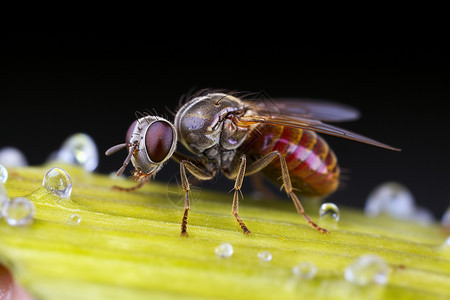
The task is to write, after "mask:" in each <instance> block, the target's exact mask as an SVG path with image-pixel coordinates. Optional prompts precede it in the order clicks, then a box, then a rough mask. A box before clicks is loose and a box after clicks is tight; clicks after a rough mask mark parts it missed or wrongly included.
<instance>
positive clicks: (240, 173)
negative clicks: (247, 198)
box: [231, 155, 250, 234]
mask: <svg viewBox="0 0 450 300" xmlns="http://www.w3.org/2000/svg"><path fill="white" fill-rule="evenodd" d="M246 164H247V159H246V158H245V155H242V156H241V158H240V163H239V170H238V173H237V176H236V181H235V183H234V195H233V207H232V209H231V213H232V214H233V215H234V216H235V217H236V220H237V221H238V223H239V225H240V226H241V228H242V230H243V231H244V234H250V230H248V228H247V226H245V224H244V222H243V221H242V219H241V218H240V217H239V215H238V212H239V193H240V192H241V187H242V182H243V181H244V175H245V166H246Z"/></svg>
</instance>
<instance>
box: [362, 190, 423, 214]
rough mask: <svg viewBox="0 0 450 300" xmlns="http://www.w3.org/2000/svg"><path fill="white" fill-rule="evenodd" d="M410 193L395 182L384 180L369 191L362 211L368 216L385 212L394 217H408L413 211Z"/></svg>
mask: <svg viewBox="0 0 450 300" xmlns="http://www.w3.org/2000/svg"><path fill="white" fill-rule="evenodd" d="M415 209H416V207H415V203H414V197H413V195H412V193H411V192H410V191H409V190H408V188H406V187H405V186H404V185H402V184H400V183H397V182H386V183H384V184H382V185H380V186H378V187H377V188H375V189H374V190H373V191H372V193H370V195H369V197H368V198H367V201H366V205H365V208H364V211H365V213H366V214H367V215H369V216H378V215H380V214H383V213H386V214H388V215H391V216H393V217H396V218H403V219H405V218H410V217H411V216H412V215H413V214H414V212H415Z"/></svg>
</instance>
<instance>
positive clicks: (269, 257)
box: [258, 251, 272, 262]
mask: <svg viewBox="0 0 450 300" xmlns="http://www.w3.org/2000/svg"><path fill="white" fill-rule="evenodd" d="M258 258H259V259H260V260H261V261H264V262H269V261H271V260H272V253H270V252H269V251H263V252H259V253H258Z"/></svg>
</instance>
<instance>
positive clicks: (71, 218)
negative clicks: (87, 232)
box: [67, 213, 81, 225]
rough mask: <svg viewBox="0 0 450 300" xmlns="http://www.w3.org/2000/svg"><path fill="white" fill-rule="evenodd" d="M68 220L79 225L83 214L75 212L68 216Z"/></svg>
mask: <svg viewBox="0 0 450 300" xmlns="http://www.w3.org/2000/svg"><path fill="white" fill-rule="evenodd" d="M67 220H68V223H69V224H72V225H78V224H80V222H81V216H80V215H79V214H77V213H73V214H71V215H70V216H69V217H68V218H67Z"/></svg>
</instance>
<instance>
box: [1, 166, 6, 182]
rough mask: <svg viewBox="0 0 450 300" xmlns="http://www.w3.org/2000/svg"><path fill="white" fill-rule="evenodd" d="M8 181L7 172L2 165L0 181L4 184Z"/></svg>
mask: <svg viewBox="0 0 450 300" xmlns="http://www.w3.org/2000/svg"><path fill="white" fill-rule="evenodd" d="M6 180H8V170H6V168H5V167H4V166H3V165H0V181H1V182H2V183H5V182H6Z"/></svg>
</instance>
